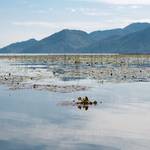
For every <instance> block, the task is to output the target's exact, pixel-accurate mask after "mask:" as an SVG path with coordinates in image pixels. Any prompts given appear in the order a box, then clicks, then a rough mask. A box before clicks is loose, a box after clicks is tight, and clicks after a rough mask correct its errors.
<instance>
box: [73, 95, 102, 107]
mask: <svg viewBox="0 0 150 150" xmlns="http://www.w3.org/2000/svg"><path fill="white" fill-rule="evenodd" d="M73 102H74V103H75V104H76V105H77V107H78V108H79V109H85V110H88V109H89V106H92V105H95V106H96V105H97V104H98V102H97V101H91V100H89V98H88V97H87V96H85V97H83V98H82V97H78V100H77V101H73ZM100 103H101V104H102V102H100Z"/></svg>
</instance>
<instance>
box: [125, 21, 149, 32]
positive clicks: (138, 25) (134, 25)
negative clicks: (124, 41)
mask: <svg viewBox="0 0 150 150" xmlns="http://www.w3.org/2000/svg"><path fill="white" fill-rule="evenodd" d="M149 27H150V23H146V22H143V23H142V22H136V23H132V24H130V25H128V26H126V27H125V28H124V30H126V31H129V32H136V31H139V30H144V29H146V28H149Z"/></svg>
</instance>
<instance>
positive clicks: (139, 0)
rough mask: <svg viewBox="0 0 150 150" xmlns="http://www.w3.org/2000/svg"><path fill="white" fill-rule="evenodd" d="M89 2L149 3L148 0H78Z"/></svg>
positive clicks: (149, 0)
mask: <svg viewBox="0 0 150 150" xmlns="http://www.w3.org/2000/svg"><path fill="white" fill-rule="evenodd" d="M80 1H89V2H94V1H95V2H102V3H109V4H119V5H135V4H136V5H150V0H80Z"/></svg>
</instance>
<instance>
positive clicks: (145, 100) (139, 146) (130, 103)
mask: <svg viewBox="0 0 150 150" xmlns="http://www.w3.org/2000/svg"><path fill="white" fill-rule="evenodd" d="M83 66H84V67H87V66H86V65H83ZM83 66H82V65H81V66H79V65H74V64H60V63H58V62H55V63H50V62H49V63H45V64H43V63H40V62H36V63H29V62H14V63H11V64H10V63H8V62H7V61H6V62H5V61H1V62H0V72H1V74H3V73H8V72H10V70H11V73H13V74H17V75H26V74H28V75H29V76H34V75H36V76H37V75H38V74H39V73H40V78H39V79H40V80H37V81H36V80H35V82H36V83H41V84H45V83H48V82H49V83H51V84H56V85H72V84H74V85H86V86H90V87H91V88H89V89H88V90H85V91H82V90H81V91H78V92H77V91H76V92H67V93H63V92H51V91H44V90H42V91H38V90H35V89H20V90H19V89H18V90H10V89H9V86H8V85H7V84H6V85H1V86H0V149H2V150H51V149H52V150H60V149H61V150H149V149H150V92H149V89H150V82H145V83H144V82H143V83H142V82H136V83H134V82H132V83H129V82H128V83H103V84H99V82H98V81H97V80H94V79H90V78H88V77H87V76H81V77H72V76H63V75H64V73H63V72H64V71H66V70H69V69H71V68H73V67H74V68H75V69H81V68H82V67H83ZM80 67H81V68H80ZM52 71H55V72H56V73H58V74H59V76H57V75H56V76H53V74H52ZM49 76H51V78H49ZM28 82H32V81H28ZM79 96H81V97H83V96H88V97H89V98H90V99H92V100H96V101H98V105H96V106H90V107H89V108H88V110H87V111H86V110H84V109H81V110H80V109H78V108H77V106H73V105H70V104H71V103H72V101H73V100H76V99H77V98H78V97H79ZM101 101H102V104H101V103H100V102H101ZM64 104H68V105H64Z"/></svg>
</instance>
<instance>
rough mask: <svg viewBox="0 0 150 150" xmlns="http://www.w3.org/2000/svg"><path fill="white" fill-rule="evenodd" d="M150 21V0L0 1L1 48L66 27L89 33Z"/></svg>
mask: <svg viewBox="0 0 150 150" xmlns="http://www.w3.org/2000/svg"><path fill="white" fill-rule="evenodd" d="M132 22H150V0H126V1H125V0H0V24H1V27H0V47H3V46H5V45H7V44H9V43H12V42H16V41H22V40H27V39H30V38H36V39H42V38H43V37H46V36H49V35H50V34H52V33H54V32H57V31H60V30H62V29H64V28H69V29H80V30H84V31H87V32H91V31H94V30H103V29H110V28H116V27H124V26H126V25H128V24H130V23H132Z"/></svg>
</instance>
